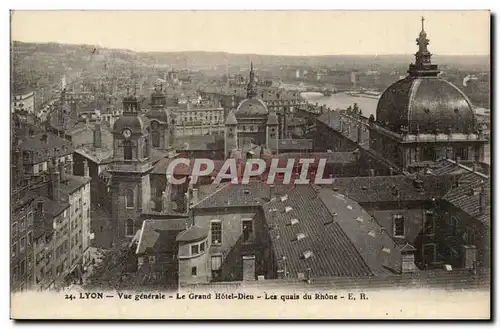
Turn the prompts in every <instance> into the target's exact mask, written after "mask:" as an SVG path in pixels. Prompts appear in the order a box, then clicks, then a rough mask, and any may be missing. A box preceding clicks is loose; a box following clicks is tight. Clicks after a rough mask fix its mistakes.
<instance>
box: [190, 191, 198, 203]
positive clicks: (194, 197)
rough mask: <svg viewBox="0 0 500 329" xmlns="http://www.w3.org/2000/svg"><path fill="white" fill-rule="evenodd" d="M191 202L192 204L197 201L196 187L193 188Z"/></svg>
mask: <svg viewBox="0 0 500 329" xmlns="http://www.w3.org/2000/svg"><path fill="white" fill-rule="evenodd" d="M191 202H192V203H193V204H195V203H197V202H198V189H197V188H194V189H193V192H192V197H191Z"/></svg>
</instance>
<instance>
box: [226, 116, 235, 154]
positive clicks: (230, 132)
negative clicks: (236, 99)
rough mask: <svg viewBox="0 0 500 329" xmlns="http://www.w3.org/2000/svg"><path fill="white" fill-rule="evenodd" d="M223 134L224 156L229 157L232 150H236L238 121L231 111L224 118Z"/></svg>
mask: <svg viewBox="0 0 500 329" xmlns="http://www.w3.org/2000/svg"><path fill="white" fill-rule="evenodd" d="M225 125H226V129H225V133H224V155H225V156H226V158H227V157H229V156H230V155H231V152H232V151H233V150H234V149H237V148H238V131H237V128H238V121H237V120H236V116H235V115H234V112H233V111H229V113H228V115H227V118H226V123H225Z"/></svg>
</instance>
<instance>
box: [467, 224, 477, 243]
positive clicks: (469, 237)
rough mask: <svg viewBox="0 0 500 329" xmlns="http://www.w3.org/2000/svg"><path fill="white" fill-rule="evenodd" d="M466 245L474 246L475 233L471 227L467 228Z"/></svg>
mask: <svg viewBox="0 0 500 329" xmlns="http://www.w3.org/2000/svg"><path fill="white" fill-rule="evenodd" d="M467 245H469V246H475V245H476V234H475V233H474V230H473V229H472V228H470V227H469V228H467Z"/></svg>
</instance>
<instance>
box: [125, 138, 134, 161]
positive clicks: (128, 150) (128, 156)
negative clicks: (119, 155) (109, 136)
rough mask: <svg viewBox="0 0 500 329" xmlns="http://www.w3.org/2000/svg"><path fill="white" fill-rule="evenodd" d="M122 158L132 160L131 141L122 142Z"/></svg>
mask: <svg viewBox="0 0 500 329" xmlns="http://www.w3.org/2000/svg"><path fill="white" fill-rule="evenodd" d="M123 158H124V159H125V160H132V142H131V141H124V142H123Z"/></svg>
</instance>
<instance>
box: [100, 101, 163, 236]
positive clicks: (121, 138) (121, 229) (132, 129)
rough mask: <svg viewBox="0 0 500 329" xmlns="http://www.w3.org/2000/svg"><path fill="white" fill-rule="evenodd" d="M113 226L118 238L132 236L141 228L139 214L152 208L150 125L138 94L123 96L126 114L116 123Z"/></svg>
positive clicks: (113, 165)
mask: <svg viewBox="0 0 500 329" xmlns="http://www.w3.org/2000/svg"><path fill="white" fill-rule="evenodd" d="M112 133H113V162H112V164H111V166H110V168H109V169H108V171H109V172H110V173H111V174H112V179H111V192H112V194H111V195H112V202H111V203H112V205H111V217H112V226H113V229H114V232H115V237H114V238H115V240H121V239H123V238H130V237H133V236H134V234H135V233H136V231H137V230H139V229H140V227H141V225H142V222H141V220H140V214H141V213H142V212H144V211H147V210H149V209H150V207H151V204H150V202H151V187H150V181H149V172H150V171H151V169H152V168H153V165H152V163H151V159H150V154H151V141H150V128H149V125H147V124H146V121H145V120H144V118H143V117H142V116H141V115H140V112H139V101H138V100H137V98H136V97H135V95H133V96H132V95H128V96H127V97H125V98H124V99H123V115H122V116H121V117H120V118H118V120H116V122H115V124H114V126H113V132H112Z"/></svg>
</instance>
